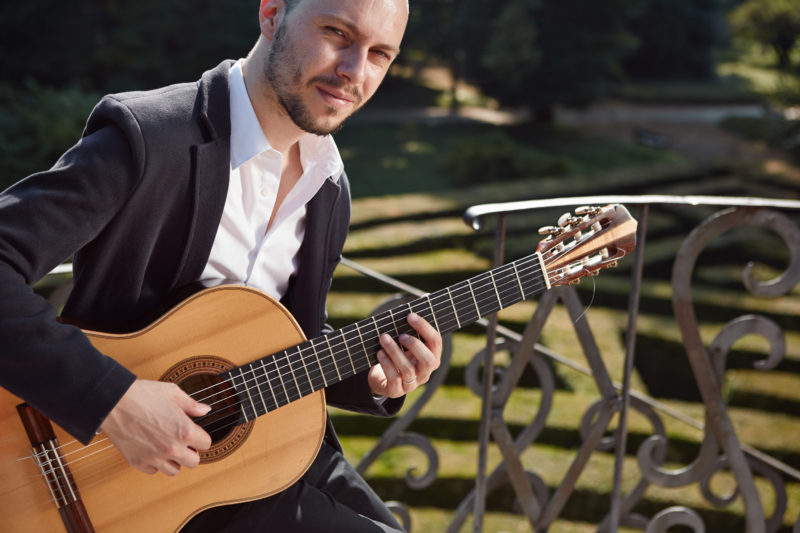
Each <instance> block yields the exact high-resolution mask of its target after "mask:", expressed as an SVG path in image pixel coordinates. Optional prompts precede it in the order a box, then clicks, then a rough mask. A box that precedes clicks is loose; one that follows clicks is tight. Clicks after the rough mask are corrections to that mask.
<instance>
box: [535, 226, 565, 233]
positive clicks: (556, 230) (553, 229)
mask: <svg viewBox="0 0 800 533" xmlns="http://www.w3.org/2000/svg"><path fill="white" fill-rule="evenodd" d="M562 233H564V230H563V229H562V228H559V227H556V226H542V227H541V228H539V235H560V234H562Z"/></svg>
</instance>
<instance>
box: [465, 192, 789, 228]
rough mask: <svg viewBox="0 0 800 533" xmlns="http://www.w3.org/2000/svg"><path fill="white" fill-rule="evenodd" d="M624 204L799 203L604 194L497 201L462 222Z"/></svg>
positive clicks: (478, 225)
mask: <svg viewBox="0 0 800 533" xmlns="http://www.w3.org/2000/svg"><path fill="white" fill-rule="evenodd" d="M614 203H619V204H628V205H658V204H661V205H689V206H698V205H709V206H725V207H772V208H775V209H798V210H800V200H787V199H782V198H753V197H742V196H697V195H684V196H681V195H666V194H642V195H624V194H617V195H604V196H573V197H565V198H547V199H541V200H521V201H516V202H500V203H491V204H478V205H473V206H471V207H468V208H467V209H466V211H464V221H465V222H466V223H467V225H469V226H470V227H472V228H473V229H474V230H475V231H479V230H481V229H483V219H484V217H487V216H494V215H502V214H511V213H519V212H522V211H532V210H534V209H545V208H549V207H570V206H576V205H584V204H593V205H594V204H614Z"/></svg>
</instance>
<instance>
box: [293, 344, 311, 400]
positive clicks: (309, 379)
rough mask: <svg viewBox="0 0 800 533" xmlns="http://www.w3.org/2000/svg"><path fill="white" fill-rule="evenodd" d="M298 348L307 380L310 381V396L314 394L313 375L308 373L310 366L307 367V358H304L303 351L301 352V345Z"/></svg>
mask: <svg viewBox="0 0 800 533" xmlns="http://www.w3.org/2000/svg"><path fill="white" fill-rule="evenodd" d="M296 348H297V355H298V356H299V359H300V362H301V363H302V364H303V369H304V370H305V371H306V379H307V380H308V392H309V394H310V393H312V392H314V382H312V381H311V374H309V373H308V365H306V358H305V357H303V352H302V350H300V345H297V346H296Z"/></svg>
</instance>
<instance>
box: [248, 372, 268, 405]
mask: <svg viewBox="0 0 800 533" xmlns="http://www.w3.org/2000/svg"><path fill="white" fill-rule="evenodd" d="M250 371H251V372H252V373H253V377H254V378H255V379H254V381H255V383H256V390H258V397H259V398H260V399H261V405H262V407H263V408H264V413H266V412H268V411H269V409H267V402H266V401H264V394H263V393H262V391H261V383H259V382H258V374H257V373H256V369H255V368H253V363H250ZM264 377H265V378H266V377H267V375H266V373H265V374H264ZM264 413H261V414H264Z"/></svg>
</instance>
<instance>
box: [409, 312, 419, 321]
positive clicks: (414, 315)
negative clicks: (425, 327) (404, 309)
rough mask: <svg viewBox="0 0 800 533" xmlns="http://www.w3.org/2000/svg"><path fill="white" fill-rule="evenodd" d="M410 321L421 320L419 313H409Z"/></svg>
mask: <svg viewBox="0 0 800 533" xmlns="http://www.w3.org/2000/svg"><path fill="white" fill-rule="evenodd" d="M408 321H409V322H417V321H419V315H418V314H417V313H409V315H408Z"/></svg>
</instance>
